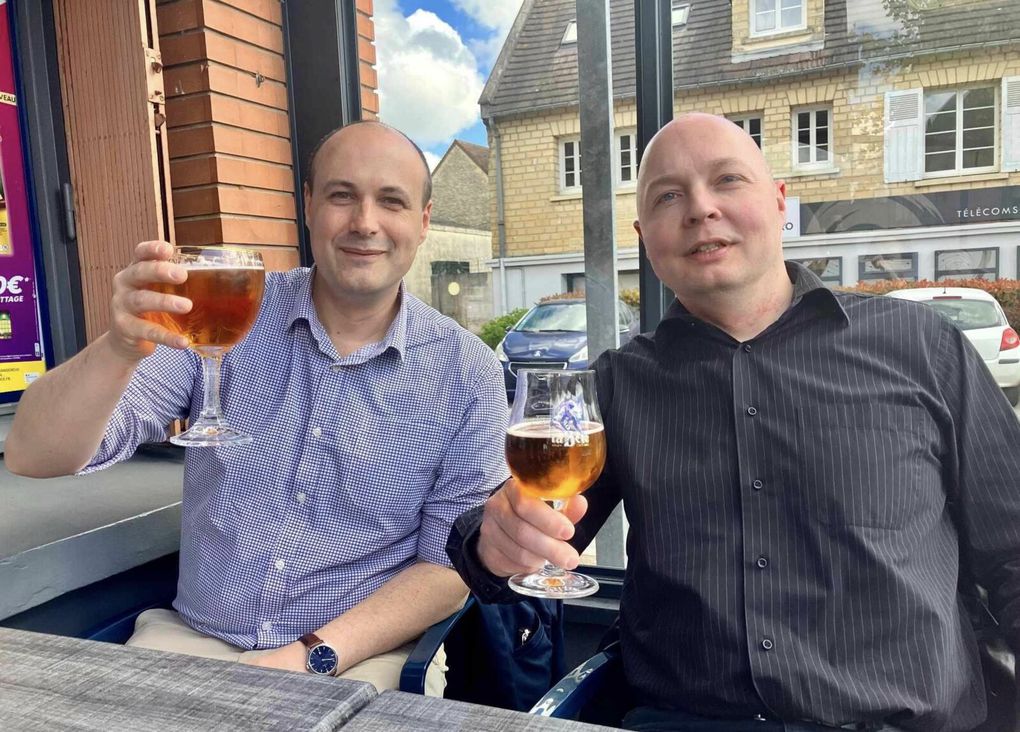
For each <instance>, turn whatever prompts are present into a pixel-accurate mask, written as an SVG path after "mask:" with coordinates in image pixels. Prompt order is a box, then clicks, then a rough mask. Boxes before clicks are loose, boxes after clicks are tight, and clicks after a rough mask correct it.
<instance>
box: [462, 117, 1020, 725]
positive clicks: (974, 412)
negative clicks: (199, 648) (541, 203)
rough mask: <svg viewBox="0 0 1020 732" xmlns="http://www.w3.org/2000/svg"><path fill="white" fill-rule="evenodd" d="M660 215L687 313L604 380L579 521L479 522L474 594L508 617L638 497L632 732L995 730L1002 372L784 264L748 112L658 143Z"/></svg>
mask: <svg viewBox="0 0 1020 732" xmlns="http://www.w3.org/2000/svg"><path fill="white" fill-rule="evenodd" d="M637 202H638V218H637V221H635V222H634V228H635V229H636V230H637V232H638V233H639V234H640V235H641V238H642V240H643V241H644V244H645V247H646V251H647V253H648V258H649V260H650V261H651V264H652V267H653V268H654V270H655V272H656V274H657V275H658V277H659V278H660V279H661V280H662V281H663V282H664V283H665V284H666V285H667V286H669V287H670V288H671V289H672V290H673V292H674V293H676V298H677V299H676V301H675V302H674V303H673V304H672V306H671V307H670V309H669V310H668V312H667V313H666V315H665V317H664V318H663V320H662V322H661V323H660V324H659V325H658V326H657V328H656V329H655V331H654V332H653V333H648V334H645V335H643V336H640V337H638V338H635V339H634V340H633V341H632V342H631V343H629V344H628V345H627V346H625V347H624V348H622V349H620V350H619V351H611V352H608V353H606V354H605V355H604V356H602V357H601V358H600V359H599V360H598V361H597V363H596V364H595V366H594V368H595V370H596V373H597V385H598V391H599V394H598V396H599V403H600V410H601V413H602V415H603V418H604V420H605V426H606V437H607V440H608V450H609V453H608V462H607V467H606V469H605V471H604V473H603V475H602V477H601V478H600V480H599V481H598V482H597V483H596V484H595V486H593V487H592V488H591V489H590V490H589V491H588V492H587V494H586V496H581V497H578V498H575V499H574V500H573V501H571V502H570V504H569V505H568V506H567V507H566V510H565V511H564V513H563V514H561V513H559V512H556V511H553V510H552V509H551V508H550V507H549V506H547V505H546V504H545V503H543V502H542V501H539V500H537V499H534V498H530V497H528V496H526V495H524V494H523V493H521V491H520V490H519V489H518V487H517V485H516V484H515V483H514V481H512V480H511V481H509V482H508V483H507V484H506V485H505V486H504V487H503V488H502V489H501V490H500V491H498V492H497V493H496V494H494V495H493V496H492V497H491V498H490V499H489V500H488V501H487V502H486V504H485V505H484V507H483V508H478V509H475V510H472V511H470V512H468V513H467V514H465V515H464V516H462V517H461V518H460V519H459V520H458V522H457V524H456V525H455V528H454V531H453V533H452V534H451V538H450V543H449V545H448V551H449V552H450V555H451V558H453V560H454V564H455V565H456V566H457V568H458V569H459V571H460V572H461V575H462V577H464V578H465V580H466V581H468V583H469V585H470V586H471V588H472V589H473V590H474V591H475V592H476V593H478V594H479V595H480V596H481V597H482V598H483V599H487V600H490V601H501V602H511V601H513V600H514V599H516V597H515V593H513V592H509V591H507V589H506V582H505V577H507V576H508V575H512V574H515V573H517V572H528V571H533V570H535V569H536V568H537V567H539V566H540V565H541V563H542V560H544V559H549V560H550V561H552V562H554V563H556V564H558V565H559V566H564V567H568V568H572V567H575V566H576V565H577V563H578V552H579V551H580V550H583V549H584V547H585V546H587V545H588V543H589V542H590V541H591V540H592V539H593V537H594V536H595V534H596V533H597V531H598V529H599V528H600V527H601V525H602V524H603V522H604V521H605V519H606V517H607V516H608V515H609V513H610V512H611V511H612V510H613V508H614V507H615V506H616V505H617V504H618V503H619V502H620V501H621V500H622V501H623V503H624V506H625V509H626V512H627V517H628V519H629V521H630V533H629V536H628V539H627V556H628V564H627V569H626V578H625V581H624V586H623V595H622V599H621V603H620V649H621V653H622V657H623V668H624V673H625V676H626V680H627V682H628V686H629V692H630V693H631V694H632V707H633V708H632V709H631V711H630V712H629V713H628V714H627V716H626V717H625V718H624V725H625V726H627V727H629V728H632V729H643V730H719V731H722V730H726V731H732V730H753V731H754V732H767V731H770V730H775V731H777V732H778V731H779V730H793V729H797V730H807V729H810V730H815V729H828V728H833V727H837V728H849V729H867V730H878V729H903V730H917V731H918V732H920V731H924V732H930V731H931V730H970V729H973V728H974V727H975V726H977V725H978V724H979V723H980V722H981V721H982V720H983V719H985V717H986V716H987V714H988V712H987V710H986V700H985V690H984V688H983V683H982V668H981V663H980V660H979V653H978V649H977V645H976V642H975V632H974V628H973V627H972V622H971V619H970V617H969V616H968V614H967V612H966V611H965V609H964V606H965V604H967V602H968V601H969V599H968V598H967V597H964V596H963V595H961V591H965V592H966V594H968V595H970V594H973V593H974V587H975V583H980V584H981V585H982V586H983V587H985V588H986V589H987V591H988V593H989V600H990V605H991V609H992V611H993V612H994V613H995V615H996V617H997V618H998V621H999V622H1000V623H1001V626H1002V628H1003V630H1004V631H1005V635H1006V637H1007V639H1008V640H1009V642H1010V644H1011V646H1012V647H1013V648H1014V649H1017V648H1020V486H1018V479H1017V476H1020V450H1018V449H1017V446H1018V445H1020V424H1018V422H1017V419H1016V415H1014V414H1013V412H1012V409H1011V408H1010V406H1009V404H1008V403H1007V401H1006V399H1005V398H1004V397H1003V395H1002V393H1001V391H1000V390H999V389H998V388H997V387H996V385H995V382H994V380H993V379H992V378H991V376H990V375H989V373H988V372H987V369H986V368H985V366H984V363H983V361H982V360H981V358H980V357H979V356H978V355H977V353H976V352H975V351H974V350H973V348H972V347H971V346H970V345H969V342H968V341H967V339H966V338H965V337H964V336H963V335H962V333H961V332H960V331H958V330H957V329H956V328H955V327H953V326H952V325H951V324H949V323H948V322H947V321H945V320H944V319H942V318H941V317H940V316H939V315H938V314H937V313H936V312H935V311H934V310H933V309H930V308H928V307H926V306H924V305H920V304H916V303H911V302H905V301H902V300H894V299H891V298H883V297H865V296H861V295H857V294H851V293H843V292H832V291H830V290H828V289H826V288H825V287H824V286H823V285H822V283H821V281H820V280H819V279H818V278H817V277H815V275H813V274H812V273H811V272H810V271H808V270H807V269H805V268H804V267H801V266H799V265H797V264H795V263H792V262H784V261H783V252H782V241H781V231H782V226H783V223H784V218H785V210H786V203H785V186H784V184H783V183H782V182H778V181H775V180H773V178H772V175H771V173H770V171H769V168H768V166H767V164H766V161H765V159H764V158H763V156H762V154H761V152H760V150H759V149H758V147H757V146H756V145H755V144H754V142H753V141H752V140H751V138H750V137H749V136H748V135H747V134H745V133H744V132H743V131H742V130H741V129H739V128H738V127H737V126H736V125H734V124H732V123H731V122H729V121H728V120H726V119H725V118H722V117H716V116H712V115H705V114H688V115H683V116H681V117H678V118H677V119H675V120H674V121H673V122H671V123H670V124H668V125H666V126H665V127H664V128H663V129H662V130H660V131H659V133H658V134H657V135H656V136H655V137H654V139H653V140H652V142H651V143H650V144H649V146H648V148H647V150H646V151H645V155H644V158H643V160H642V164H641V169H640V173H639V176H638V188H637ZM575 524H576V526H575Z"/></svg>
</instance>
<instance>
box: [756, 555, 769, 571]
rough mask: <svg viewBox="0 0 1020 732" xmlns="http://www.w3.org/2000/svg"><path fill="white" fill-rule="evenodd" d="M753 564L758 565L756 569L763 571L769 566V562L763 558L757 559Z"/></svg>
mask: <svg viewBox="0 0 1020 732" xmlns="http://www.w3.org/2000/svg"><path fill="white" fill-rule="evenodd" d="M755 564H757V565H758V569H765V568H766V567H767V566H769V560H768V559H766V558H765V557H758V561H757V562H755Z"/></svg>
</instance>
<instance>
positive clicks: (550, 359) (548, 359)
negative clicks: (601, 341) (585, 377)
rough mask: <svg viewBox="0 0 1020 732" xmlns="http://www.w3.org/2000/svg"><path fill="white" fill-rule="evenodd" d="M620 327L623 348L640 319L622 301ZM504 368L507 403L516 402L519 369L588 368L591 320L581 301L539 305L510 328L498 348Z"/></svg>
mask: <svg viewBox="0 0 1020 732" xmlns="http://www.w3.org/2000/svg"><path fill="white" fill-rule="evenodd" d="M617 307H618V309H619V312H618V318H617V325H618V327H619V332H620V345H621V346H622V345H623V344H624V343H626V342H627V341H629V340H630V339H631V338H633V337H634V336H635V335H637V332H638V327H639V325H638V316H637V314H636V313H635V312H634V310H633V308H631V307H630V305H628V304H627V303H625V302H623V301H622V300H621V301H619V302H618V303H617ZM496 356H497V357H498V358H499V360H500V363H501V364H502V365H503V381H504V382H505V383H506V396H507V401H513V397H514V391H515V390H516V389H517V371H518V369H526V368H536V369H586V368H588V316H587V312H586V311H585V301H584V299H582V298H569V299H568V298H563V299H559V300H547V301H545V302H540V303H539V304H538V305H535V307H533V308H531V310H529V311H528V312H526V313H525V314H524V317H523V318H521V319H520V320H518V321H517V324H516V325H515V326H513V327H512V328H510V329H509V330H508V331H507V333H506V335H505V336H504V337H503V340H502V341H500V342H499V344H498V345H497V346H496Z"/></svg>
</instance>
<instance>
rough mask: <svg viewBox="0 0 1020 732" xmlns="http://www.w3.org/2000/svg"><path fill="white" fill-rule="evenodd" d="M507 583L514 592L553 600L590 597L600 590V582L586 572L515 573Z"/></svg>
mask: <svg viewBox="0 0 1020 732" xmlns="http://www.w3.org/2000/svg"><path fill="white" fill-rule="evenodd" d="M507 583H508V584H509V585H510V589H511V590H513V591H514V592H519V593H521V594H522V595H530V596H531V597H547V598H550V599H552V600H569V599H571V598H577V597H588V595H594V594H595V593H596V592H598V591H599V583H598V582H596V581H595V580H593V579H592V578H591V577H589V576H588V575H585V574H578V573H577V572H562V573H561V574H560V573H557V574H551V575H550V574H543V573H542V572H536V573H535V574H515V575H514V576H513V577H511V578H510V579H509V580H507Z"/></svg>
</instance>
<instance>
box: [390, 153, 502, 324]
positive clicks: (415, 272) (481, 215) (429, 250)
mask: <svg viewBox="0 0 1020 732" xmlns="http://www.w3.org/2000/svg"><path fill="white" fill-rule="evenodd" d="M491 256H492V235H491V230H490V225H489V150H488V148H485V147H482V146H481V145H474V144H472V143H470V142H464V141H463V140H454V141H453V143H451V145H450V147H449V148H448V149H447V151H446V152H445V153H444V154H443V158H442V159H441V160H440V161H439V163H438V164H437V165H436V168H435V170H434V171H432V222H431V226H430V227H429V233H428V236H427V237H426V239H425V241H424V243H423V244H422V245H421V248H420V249H419V250H418V255H417V256H416V257H415V260H414V264H412V265H411V270H410V271H409V272H408V273H407V275H406V276H405V277H404V283H405V284H406V286H407V289H408V291H409V292H411V293H412V294H414V295H416V296H417V297H419V298H421V299H422V300H424V301H425V302H427V303H428V304H429V305H431V306H432V307H434V308H436V309H437V310H439V311H440V312H441V313H443V314H444V315H449V316H450V317H451V318H453V319H454V320H456V321H457V322H458V323H460V324H461V325H463V326H464V327H465V328H467V329H468V330H472V331H476V332H477V330H478V329H479V328H480V327H481V326H482V324H483V323H485V321H487V320H490V319H491V318H492V281H491V280H492V277H491V270H490V267H489V265H488V260H489V259H490V258H491Z"/></svg>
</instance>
